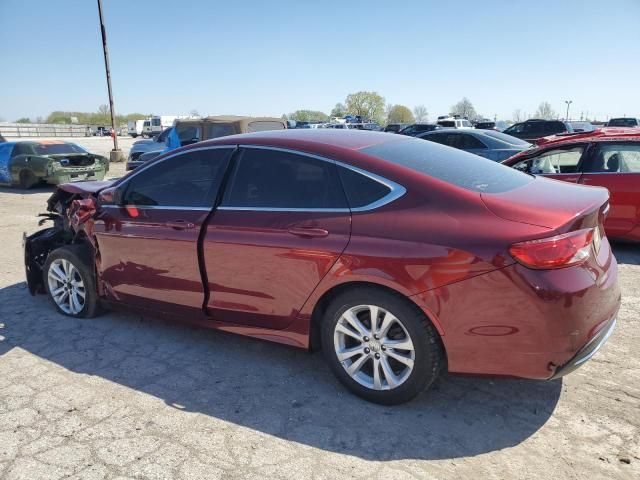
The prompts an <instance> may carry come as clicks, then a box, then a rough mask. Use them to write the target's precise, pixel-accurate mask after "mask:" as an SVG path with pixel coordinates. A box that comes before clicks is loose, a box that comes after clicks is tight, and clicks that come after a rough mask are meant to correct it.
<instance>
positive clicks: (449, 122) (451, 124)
mask: <svg viewBox="0 0 640 480" xmlns="http://www.w3.org/2000/svg"><path fill="white" fill-rule="evenodd" d="M438 125H440V126H441V127H447V128H449V127H455V126H456V122H454V121H453V120H443V121H440V122H438Z"/></svg>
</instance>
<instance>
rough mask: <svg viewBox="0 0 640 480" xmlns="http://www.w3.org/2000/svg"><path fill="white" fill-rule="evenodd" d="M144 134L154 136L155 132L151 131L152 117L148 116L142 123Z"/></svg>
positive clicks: (144, 135)
mask: <svg viewBox="0 0 640 480" xmlns="http://www.w3.org/2000/svg"><path fill="white" fill-rule="evenodd" d="M142 136H143V137H149V138H151V137H153V133H151V119H150V118H148V119H146V120H144V122H143V123H142Z"/></svg>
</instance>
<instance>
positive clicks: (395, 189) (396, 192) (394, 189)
mask: <svg viewBox="0 0 640 480" xmlns="http://www.w3.org/2000/svg"><path fill="white" fill-rule="evenodd" d="M238 147H240V148H245V149H254V150H272V151H276V152H284V153H290V154H293V155H301V156H303V157H309V158H313V159H315V160H320V161H323V162H328V163H333V164H334V165H336V166H339V167H343V168H347V169H349V170H352V171H354V172H356V173H358V174H360V175H363V176H365V177H367V178H370V179H371V180H374V181H376V182H378V183H381V184H383V185H384V186H385V187H387V188H388V189H389V193H388V194H387V195H385V196H384V197H382V198H380V199H378V200H376V201H375V202H372V203H370V204H368V205H363V206H362V207H355V208H294V207H291V208H286V207H251V206H249V207H234V206H231V205H224V206H223V205H220V206H219V207H218V208H217V210H226V211H251V212H318V213H320V212H326V213H347V212H367V211H370V210H375V209H377V208H380V207H382V206H384V205H387V204H388V203H391V202H393V201H395V200H397V199H398V198H400V197H402V196H403V195H404V194H405V193H406V191H407V189H406V188H404V187H403V186H402V185H400V184H398V183H396V182H394V181H392V180H389V179H387V178H384V177H381V176H380V175H376V174H375V173H371V172H369V171H367V170H363V169H361V168H358V167H354V166H353V165H349V164H348V163H343V162H340V161H338V160H333V159H331V158H327V157H323V156H321V155H316V154H314V153H308V152H304V151H301V150H293V149H290V148H282V147H273V146H266V145H238ZM342 188H343V189H344V186H342ZM345 194H346V192H345ZM347 201H348V200H347Z"/></svg>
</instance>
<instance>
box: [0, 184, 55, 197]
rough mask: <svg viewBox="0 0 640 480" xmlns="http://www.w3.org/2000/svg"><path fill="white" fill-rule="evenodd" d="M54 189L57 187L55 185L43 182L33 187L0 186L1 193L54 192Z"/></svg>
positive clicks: (31, 193) (30, 193) (28, 193)
mask: <svg viewBox="0 0 640 480" xmlns="http://www.w3.org/2000/svg"><path fill="white" fill-rule="evenodd" d="M54 189H55V185H49V184H47V183H41V184H38V185H36V186H34V187H31V188H20V187H7V186H4V187H0V193H13V194H16V195H33V194H34V193H46V192H53V190H54Z"/></svg>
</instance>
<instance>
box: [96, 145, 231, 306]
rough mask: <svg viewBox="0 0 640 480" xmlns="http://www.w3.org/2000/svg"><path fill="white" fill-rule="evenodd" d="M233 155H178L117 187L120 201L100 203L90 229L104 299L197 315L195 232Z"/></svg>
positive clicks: (200, 295) (223, 151)
mask: <svg viewBox="0 0 640 480" xmlns="http://www.w3.org/2000/svg"><path fill="white" fill-rule="evenodd" d="M232 151H233V149H232V148H208V149H198V150H192V151H188V152H185V153H180V154H178V155H175V156H173V157H169V158H167V159H165V160H161V161H160V162H158V163H155V164H153V165H151V166H149V167H147V168H143V169H141V170H140V171H136V173H134V174H132V176H131V178H130V179H129V180H128V181H127V182H125V183H123V184H121V186H120V187H119V189H122V191H121V196H122V201H121V202H120V204H119V205H107V206H103V212H102V214H101V216H100V220H99V221H98V222H96V226H95V230H96V238H97V242H98V247H99V252H100V261H99V263H98V269H99V273H100V274H101V277H102V280H103V282H104V285H105V288H106V294H107V296H108V297H110V298H112V299H114V300H118V301H120V302H122V303H126V304H129V305H133V306H139V307H146V308H152V309H155V310H160V311H162V312H165V313H173V314H181V315H185V314H193V315H200V314H201V313H202V306H203V302H204V297H205V296H204V287H203V282H202V276H201V273H200V265H199V261H198V235H199V233H200V229H201V227H202V225H203V224H204V222H205V220H206V218H207V216H208V215H209V213H210V212H211V209H212V207H213V204H214V200H215V197H216V195H217V193H218V189H219V186H220V183H221V180H222V176H223V173H224V170H225V169H226V167H227V164H228V160H229V157H230V156H231V153H232Z"/></svg>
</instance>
